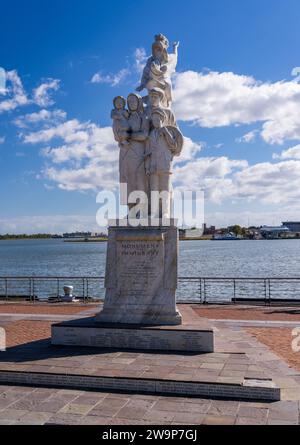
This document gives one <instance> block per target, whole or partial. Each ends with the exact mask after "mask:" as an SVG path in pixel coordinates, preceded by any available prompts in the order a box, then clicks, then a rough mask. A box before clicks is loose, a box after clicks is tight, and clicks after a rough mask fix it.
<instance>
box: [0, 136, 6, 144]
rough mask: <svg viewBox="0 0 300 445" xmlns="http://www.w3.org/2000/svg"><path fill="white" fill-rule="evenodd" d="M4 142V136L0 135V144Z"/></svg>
mask: <svg viewBox="0 0 300 445" xmlns="http://www.w3.org/2000/svg"><path fill="white" fill-rule="evenodd" d="M4 142H5V136H0V144H4Z"/></svg>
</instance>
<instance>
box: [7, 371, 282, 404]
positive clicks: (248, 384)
mask: <svg viewBox="0 0 300 445" xmlns="http://www.w3.org/2000/svg"><path fill="white" fill-rule="evenodd" d="M0 383H1V384H4V383H5V384H13V385H30V386H42V387H55V388H62V387H63V388H69V389H83V390H99V391H115V392H126V393H138V394H161V395H173V396H182V397H206V398H212V399H213V398H216V399H217V398H220V399H229V400H254V401H278V400H280V388H278V387H277V386H276V385H275V383H274V382H272V381H270V380H255V379H245V380H244V381H243V383H242V384H226V383H217V382H215V383H213V382H200V381H199V382H195V381H193V382H190V381H176V380H169V379H155V378H152V379H146V378H130V377H127V378H126V377H106V376H105V377H103V376H94V375H93V376H91V375H77V374H63V373H62V374H58V373H51V372H48V373H42V372H22V371H19V372H18V371H0Z"/></svg>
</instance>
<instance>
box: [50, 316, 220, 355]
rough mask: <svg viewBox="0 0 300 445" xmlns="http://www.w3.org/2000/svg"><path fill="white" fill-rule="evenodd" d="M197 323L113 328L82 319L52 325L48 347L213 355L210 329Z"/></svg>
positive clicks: (89, 319)
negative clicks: (80, 347) (90, 347)
mask: <svg viewBox="0 0 300 445" xmlns="http://www.w3.org/2000/svg"><path fill="white" fill-rule="evenodd" d="M201 323H202V324H201ZM201 323H198V325H197V326H195V325H189V324H182V325H178V326H140V325H128V324H127V325H121V324H116V325H114V324H107V323H97V322H95V320H94V318H83V319H79V320H71V321H66V322H63V323H59V324H54V325H52V344H53V345H64V346H93V347H100V348H116V349H121V350H122V349H138V350H152V351H154V350H160V351H184V352H213V351H214V332H213V329H212V328H211V327H210V326H209V325H208V324H207V322H206V321H202V322H201Z"/></svg>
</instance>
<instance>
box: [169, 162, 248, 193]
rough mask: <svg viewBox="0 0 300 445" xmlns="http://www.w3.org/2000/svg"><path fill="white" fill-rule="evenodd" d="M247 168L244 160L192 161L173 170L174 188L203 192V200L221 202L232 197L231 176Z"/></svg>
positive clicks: (232, 183)
mask: <svg viewBox="0 0 300 445" xmlns="http://www.w3.org/2000/svg"><path fill="white" fill-rule="evenodd" d="M247 166H248V163H247V161H245V160H231V159H228V158H227V157H225V156H222V157H205V158H198V159H193V160H190V161H189V162H187V163H186V164H185V165H183V166H175V168H174V184H175V187H178V188H180V189H187V190H204V191H205V198H206V199H207V200H209V201H212V202H222V201H224V200H225V199H226V198H227V197H230V196H232V195H234V190H235V187H234V182H233V179H232V175H233V173H234V172H235V171H237V170H240V169H243V168H246V167H247Z"/></svg>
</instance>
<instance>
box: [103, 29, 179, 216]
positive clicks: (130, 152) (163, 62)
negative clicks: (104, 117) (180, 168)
mask: <svg viewBox="0 0 300 445" xmlns="http://www.w3.org/2000/svg"><path fill="white" fill-rule="evenodd" d="M178 46H179V43H174V45H173V53H171V54H170V53H168V47H169V42H168V40H167V38H166V37H165V36H164V35H162V34H158V35H156V36H155V41H154V43H153V45H152V56H151V57H149V58H148V60H147V63H146V66H145V68H144V70H143V74H142V79H141V83H140V85H139V86H138V88H137V91H138V92H141V91H142V90H144V89H146V90H147V91H148V95H146V96H144V97H141V96H140V95H139V94H137V93H130V94H129V95H128V97H127V101H126V100H125V98H124V97H122V96H117V97H115V98H114V100H113V105H114V108H113V110H112V112H111V118H112V120H113V132H114V137H115V140H116V141H117V142H118V144H119V148H120V155H119V171H120V183H121V184H126V186H127V193H126V196H125V197H123V198H122V196H121V201H122V203H123V204H126V205H128V207H129V209H130V208H131V207H132V206H133V205H134V204H133V203H134V202H135V199H133V200H131V199H130V195H131V194H132V193H135V192H138V193H139V194H141V192H142V194H144V196H146V200H145V202H147V205H146V207H145V208H144V212H145V214H146V215H148V213H149V214H151V216H153V217H158V218H163V219H165V218H170V215H171V188H172V185H171V174H172V160H173V157H174V156H179V155H180V153H181V150H182V148H183V136H182V134H181V132H180V130H179V129H178V126H177V123H176V119H175V116H174V113H173V111H172V109H171V104H172V84H171V75H172V73H174V72H175V69H176V65H177V57H178ZM126 106H127V109H126ZM153 193H157V195H156V196H159V200H160V205H157V206H152V208H151V207H150V205H148V203H150V202H151V199H152V202H153ZM158 194H160V195H158ZM139 196H140V195H139Z"/></svg>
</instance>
